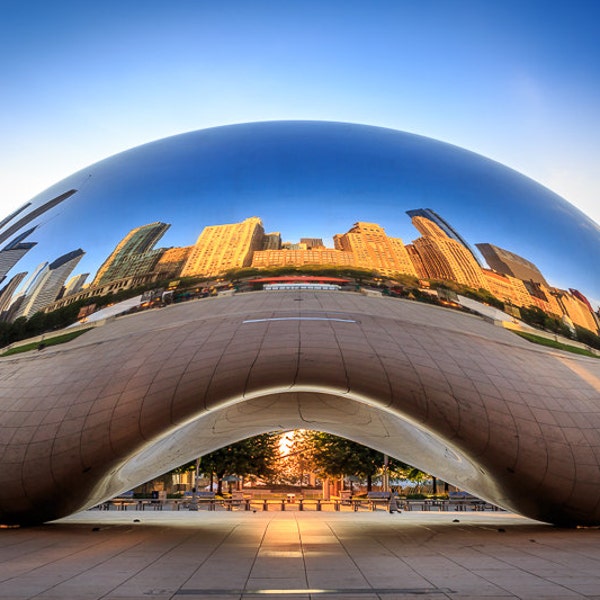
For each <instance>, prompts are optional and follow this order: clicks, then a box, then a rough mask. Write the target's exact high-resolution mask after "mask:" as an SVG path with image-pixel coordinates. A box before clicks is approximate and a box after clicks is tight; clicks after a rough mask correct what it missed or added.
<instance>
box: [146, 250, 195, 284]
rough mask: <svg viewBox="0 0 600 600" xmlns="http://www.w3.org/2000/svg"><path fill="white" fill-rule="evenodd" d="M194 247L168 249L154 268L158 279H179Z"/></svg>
mask: <svg viewBox="0 0 600 600" xmlns="http://www.w3.org/2000/svg"><path fill="white" fill-rule="evenodd" d="M193 247H194V246H181V247H177V248H168V249H167V250H165V251H164V252H163V254H162V256H161V257H160V259H159V261H158V262H157V263H156V265H155V266H154V272H155V273H156V274H157V278H159V279H160V278H168V277H178V276H179V273H181V269H183V266H184V265H185V263H186V261H187V259H188V258H189V256H190V253H191V251H192V248H193Z"/></svg>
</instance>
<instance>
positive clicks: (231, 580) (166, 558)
mask: <svg viewBox="0 0 600 600" xmlns="http://www.w3.org/2000/svg"><path fill="white" fill-rule="evenodd" d="M33 598H35V599H40V600H42V599H43V600H51V599H52V600H58V599H60V600H100V599H102V600H133V599H136V600H142V599H157V600H167V599H169V600H188V599H189V600H200V599H206V600H208V599H211V600H234V599H235V600H242V599H243V600H250V599H253V600H258V599H260V598H265V599H266V598H274V599H290V600H307V599H312V600H319V599H321V598H322V599H323V600H333V599H336V600H375V599H379V598H380V599H382V600H414V599H432V600H433V599H435V600H442V599H449V598H450V599H453V600H459V599H470V600H475V599H477V600H479V599H482V600H506V599H514V598H519V599H528V600H543V599H552V600H561V599H565V600H566V599H582V598H587V599H600V530H598V529H596V528H589V529H560V528H556V527H553V526H550V525H545V524H540V523H538V522H536V521H531V520H528V519H525V518H523V517H518V516H516V515H514V514H512V513H489V512H488V513H485V512H484V513H474V512H454V513H453V512H443V513H434V512H429V513H425V512H410V513H401V514H389V513H387V512H385V511H383V510H380V511H376V512H365V513H352V512H346V513H345V512H331V513H328V512H323V513H317V512H303V513H300V512H291V511H286V512H260V511H258V512H251V511H250V512H208V511H198V512H189V511H185V512H184V511H181V512H166V511H164V512H158V511H157V512H148V511H144V512H138V511H119V512H117V511H107V512H103V511H87V512H83V513H79V514H76V515H74V516H71V517H69V518H66V519H62V520H60V521H56V522H54V523H51V524H47V525H45V526H40V527H33V528H23V529H1V530H0V599H2V600H25V599H33Z"/></svg>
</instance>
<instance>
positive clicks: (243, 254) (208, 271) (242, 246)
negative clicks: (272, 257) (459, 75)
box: [181, 217, 265, 277]
mask: <svg viewBox="0 0 600 600" xmlns="http://www.w3.org/2000/svg"><path fill="white" fill-rule="evenodd" d="M264 235H265V232H264V229H263V225H262V221H261V220H260V219H259V218H258V217H250V218H249V219H245V220H244V221H242V222H241V223H232V224H228V225H213V226H209V227H205V228H204V229H203V231H202V233H201V234H200V237H199V238H198V241H197V242H196V244H195V246H194V247H193V248H192V251H191V253H190V256H189V258H188V260H187V262H186V264H185V266H184V267H183V270H182V272H181V276H182V277H190V276H200V277H213V276H215V275H219V274H221V273H223V272H224V271H227V270H228V269H240V268H242V267H249V266H250V265H251V263H252V254H253V253H254V252H255V251H256V250H260V249H261V248H262V245H263V238H264Z"/></svg>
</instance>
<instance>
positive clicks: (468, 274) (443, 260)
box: [411, 216, 486, 289]
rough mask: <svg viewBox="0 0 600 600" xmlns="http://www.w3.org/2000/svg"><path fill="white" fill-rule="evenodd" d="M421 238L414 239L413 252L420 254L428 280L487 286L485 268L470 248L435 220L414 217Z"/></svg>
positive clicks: (422, 266) (477, 287)
mask: <svg viewBox="0 0 600 600" xmlns="http://www.w3.org/2000/svg"><path fill="white" fill-rule="evenodd" d="M412 223H413V225H414V226H415V227H416V229H417V230H418V231H419V233H421V235H422V237H420V238H418V239H416V240H414V241H413V243H412V246H413V248H412V249H411V252H416V253H417V254H418V255H419V263H420V265H421V268H422V269H423V270H424V271H425V274H424V275H422V276H425V277H426V278H427V279H440V280H447V281H456V282H457V283H461V284H463V285H467V286H469V287H472V288H475V289H479V288H484V289H486V280H485V278H484V276H483V273H482V269H481V267H480V266H479V264H478V263H477V261H476V260H475V258H474V257H473V255H472V254H471V252H470V250H469V249H468V248H466V247H465V246H463V244H461V243H460V242H458V241H456V240H454V239H452V238H450V237H448V235H446V233H445V232H444V231H443V230H442V229H441V228H440V227H439V226H438V225H437V224H436V223H434V222H433V221H431V220H430V219H427V218H426V217H422V216H415V217H413V218H412Z"/></svg>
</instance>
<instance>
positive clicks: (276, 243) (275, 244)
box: [262, 231, 281, 250]
mask: <svg viewBox="0 0 600 600" xmlns="http://www.w3.org/2000/svg"><path fill="white" fill-rule="evenodd" d="M262 250H281V233H279V232H278V231H274V232H273V233H265V236H264V238H263V243H262Z"/></svg>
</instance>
